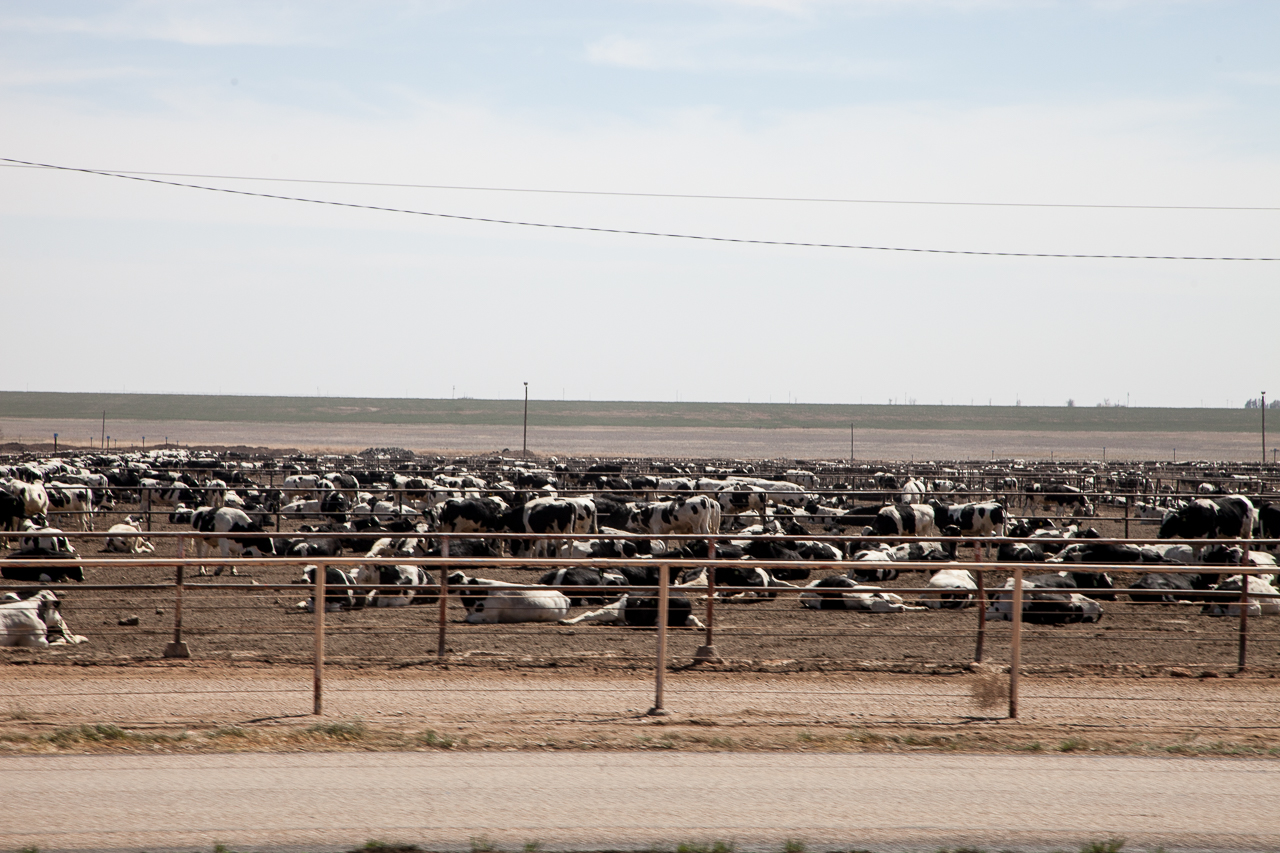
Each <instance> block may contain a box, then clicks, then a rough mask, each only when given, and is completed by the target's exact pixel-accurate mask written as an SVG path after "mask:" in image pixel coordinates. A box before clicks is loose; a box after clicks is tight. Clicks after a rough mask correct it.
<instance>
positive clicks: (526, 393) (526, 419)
mask: <svg viewBox="0 0 1280 853" xmlns="http://www.w3.org/2000/svg"><path fill="white" fill-rule="evenodd" d="M520 455H521V456H522V457H523V458H525V459H527V458H529V383H528V382H526V383H524V442H523V446H522V449H521V451H520Z"/></svg>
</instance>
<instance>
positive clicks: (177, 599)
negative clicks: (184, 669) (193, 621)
mask: <svg viewBox="0 0 1280 853" xmlns="http://www.w3.org/2000/svg"><path fill="white" fill-rule="evenodd" d="M185 546H186V537H185V536H179V537H178V559H179V560H182V559H185V557H186V547H185ZM184 569H186V566H183V565H182V564H178V570H177V577H176V578H175V583H174V589H173V642H172V643H170V644H169V645H167V646H165V648H164V656H165V657H167V658H189V657H191V649H189V648H188V647H187V644H186V643H184V642H183V641H182V589H183V586H184V585H185V583H186V581H185V577H184V576H185V572H184Z"/></svg>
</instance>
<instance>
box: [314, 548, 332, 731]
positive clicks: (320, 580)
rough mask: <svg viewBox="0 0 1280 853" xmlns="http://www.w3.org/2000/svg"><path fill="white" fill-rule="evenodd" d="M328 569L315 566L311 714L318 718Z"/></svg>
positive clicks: (321, 684) (322, 687)
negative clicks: (313, 663) (314, 624)
mask: <svg viewBox="0 0 1280 853" xmlns="http://www.w3.org/2000/svg"><path fill="white" fill-rule="evenodd" d="M328 571H329V567H328V566H326V565H324V564H321V565H318V566H316V591H315V596H316V599H315V601H316V606H315V611H316V638H315V672H314V676H313V684H312V688H313V693H314V695H313V697H312V706H311V713H312V714H315V715H316V716H320V715H322V714H323V713H324V609H325V600H324V593H325V580H326V578H325V574H326V573H327V572H328Z"/></svg>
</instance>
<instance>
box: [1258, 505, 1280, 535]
mask: <svg viewBox="0 0 1280 853" xmlns="http://www.w3.org/2000/svg"><path fill="white" fill-rule="evenodd" d="M1258 529H1259V533H1258V535H1259V536H1260V537H1261V538H1263V539H1280V503H1275V502H1273V501H1267V502H1266V503H1264V504H1262V505H1261V506H1259V507H1258Z"/></svg>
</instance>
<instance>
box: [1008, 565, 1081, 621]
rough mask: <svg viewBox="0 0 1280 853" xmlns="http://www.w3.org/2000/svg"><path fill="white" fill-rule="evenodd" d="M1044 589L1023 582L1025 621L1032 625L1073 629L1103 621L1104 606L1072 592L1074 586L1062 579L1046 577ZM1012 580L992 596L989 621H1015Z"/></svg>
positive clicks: (1023, 614)
mask: <svg viewBox="0 0 1280 853" xmlns="http://www.w3.org/2000/svg"><path fill="white" fill-rule="evenodd" d="M1042 577H1043V578H1044V580H1045V586H1043V587H1042V586H1040V585H1039V584H1037V583H1036V582H1035V581H1034V580H1032V579H1030V578H1026V579H1024V580H1023V582H1022V619H1023V621H1024V622H1028V623H1030V624H1032V625H1071V624H1075V623H1077V622H1097V621H1098V620H1100V619H1101V618H1102V605H1101V604H1098V602H1096V601H1094V600H1093V599H1091V598H1086V597H1084V596H1083V595H1080V594H1079V593H1073V592H1069V591H1068V590H1070V589H1072V588H1074V587H1075V583H1074V582H1073V581H1071V580H1070V579H1069V578H1063V577H1061V576H1059V575H1044V576H1042ZM1013 584H1014V580H1013V578H1009V579H1008V580H1007V581H1005V584H1004V590H1002V591H1000V592H997V593H995V594H994V595H992V596H991V606H990V607H988V608H987V619H991V620H1001V619H1003V620H1005V621H1011V620H1012V619H1013V592H1012V590H1013Z"/></svg>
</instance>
